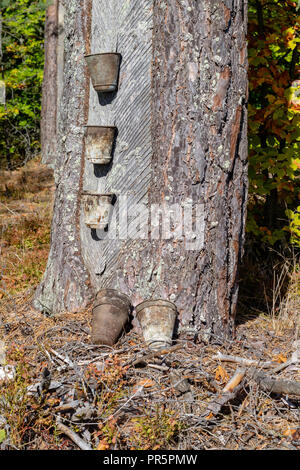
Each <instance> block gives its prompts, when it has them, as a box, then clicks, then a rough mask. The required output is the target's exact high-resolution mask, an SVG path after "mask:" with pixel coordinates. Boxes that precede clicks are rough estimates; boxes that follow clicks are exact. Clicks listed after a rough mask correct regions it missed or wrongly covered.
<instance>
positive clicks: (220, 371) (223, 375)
mask: <svg viewBox="0 0 300 470" xmlns="http://www.w3.org/2000/svg"><path fill="white" fill-rule="evenodd" d="M215 378H216V380H218V381H219V382H223V383H224V382H226V381H227V380H228V379H229V375H228V374H227V372H226V370H225V369H224V367H222V366H218V367H217V368H216V375H215Z"/></svg>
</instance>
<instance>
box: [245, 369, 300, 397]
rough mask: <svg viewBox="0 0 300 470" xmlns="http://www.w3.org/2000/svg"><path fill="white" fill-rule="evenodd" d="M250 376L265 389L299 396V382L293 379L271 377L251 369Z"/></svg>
mask: <svg viewBox="0 0 300 470" xmlns="http://www.w3.org/2000/svg"><path fill="white" fill-rule="evenodd" d="M249 372H251V373H252V378H253V380H255V382H256V383H257V384H258V385H259V386H260V387H261V388H262V389H263V390H265V391H267V392H270V393H278V394H280V395H296V396H298V397H299V396H300V382H296V381H295V380H280V379H273V378H272V377H269V376H268V375H266V374H264V373H262V372H258V371H256V370H253V369H251V371H249Z"/></svg>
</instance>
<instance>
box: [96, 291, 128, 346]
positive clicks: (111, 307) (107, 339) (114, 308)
mask: <svg viewBox="0 0 300 470" xmlns="http://www.w3.org/2000/svg"><path fill="white" fill-rule="evenodd" d="M130 312H131V301H130V299H129V298H128V297H127V295H125V294H122V293H121V292H119V291H117V290H115V289H102V290H101V291H99V292H98V294H97V297H96V299H95V301H94V305H93V313H92V315H93V317H92V335H91V340H92V343H93V344H106V345H108V346H112V345H113V344H115V343H116V342H117V340H118V338H119V336H120V334H121V333H122V331H123V330H124V328H125V326H126V323H127V322H128V319H129V315H130Z"/></svg>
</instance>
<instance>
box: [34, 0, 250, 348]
mask: <svg viewBox="0 0 300 470" xmlns="http://www.w3.org/2000/svg"><path fill="white" fill-rule="evenodd" d="M75 4H76V5H77V8H74V5H75ZM65 9H66V14H65V17H66V23H65V34H66V38H67V41H66V46H65V70H64V93H63V101H62V106H61V108H60V109H61V112H60V117H59V122H60V129H59V138H58V140H59V141H60V139H61V140H62V141H63V143H61V144H60V149H59V150H58V162H59V163H58V165H56V166H57V171H56V174H57V184H58V189H57V195H56V204H55V213H54V221H53V229H52V230H53V232H52V248H51V252H50V257H49V265H48V268H47V272H46V275H45V279H44V281H43V283H42V285H41V287H40V289H39V290H38V292H37V296H36V305H44V306H46V309H47V310H49V311H60V310H64V309H70V308H72V310H75V309H76V308H80V307H81V306H83V305H84V303H85V302H86V301H88V300H89V299H90V298H91V294H92V292H93V291H96V290H97V289H99V288H101V287H104V286H105V287H107V286H109V287H113V288H118V289H120V290H122V291H123V292H125V293H127V294H129V295H130V296H131V298H132V300H133V303H134V304H135V305H136V304H137V303H138V302H140V301H142V300H146V299H149V298H151V297H152V298H153V297H154V298H166V299H170V300H172V301H173V302H175V303H176V305H177V307H178V310H179V314H180V315H179V318H180V328H179V330H180V331H181V332H182V333H184V332H191V333H192V334H193V335H195V334H200V335H201V336H202V337H203V338H205V339H211V338H212V337H215V336H218V337H224V336H231V335H232V332H233V329H234V317H235V309H236V301H237V292H238V284H237V280H238V264H239V261H240V258H241V252H242V246H243V236H244V223H245V212H246V200H247V140H246V127H247V124H246V101H247V49H246V47H247V46H246V25H247V2H246V1H243V0H234V1H232V0H223V1H221V0H215V1H213V2H212V1H211V0H203V1H201V2H199V1H198V2H195V1H194V0H185V1H183V0H178V1H176V2H171V1H159V0H155V1H154V2H153V1H152V0H140V1H137V0H130V1H129V2H128V1H125V0H124V1H123V0H112V1H111V2H109V3H108V2H106V1H105V0H94V2H93V7H92V24H91V35H90V39H91V52H109V51H114V50H116V48H117V49H118V52H120V53H121V54H122V65H121V72H120V84H119V90H118V92H117V94H116V95H114V96H112V97H110V98H106V99H105V98H103V96H102V97H99V96H97V93H96V92H95V91H94V90H93V89H92V87H91V88H90V93H89V94H88V91H87V90H86V92H85V95H84V90H85V85H86V83H89V79H88V77H87V75H86V70H85V67H84V63H83V52H84V49H85V51H86V52H89V48H88V45H87V41H88V34H87V32H88V25H87V21H88V13H87V2H86V1H83V0H82V1H79V0H77V1H75V0H73V1H72V2H68V4H67V3H66V4H65ZM83 25H84V26H83ZM84 43H85V45H86V47H84ZM71 59H72V60H71ZM88 95H89V113H88V116H87V108H85V105H84V101H85V100H84V96H85V97H86V100H87V99H88ZM87 117H88V122H89V124H96V125H112V124H115V125H116V126H117V127H118V138H117V142H116V148H115V152H114V158H113V163H112V164H111V165H110V167H109V168H105V169H101V170H99V169H97V168H93V165H91V164H90V163H88V162H87V163H86V162H85V160H84V144H83V132H82V127H81V126H82V124H83V123H84V122H83V121H84V119H85V118H86V119H87ZM82 187H83V188H84V189H94V190H95V189H98V190H99V191H101V192H114V193H115V194H116V195H117V202H116V205H115V211H116V213H119V219H120V218H121V219H122V215H120V214H123V212H122V207H121V197H120V196H124V195H125V194H126V196H127V199H128V206H129V208H130V207H132V206H133V205H134V204H136V203H142V204H144V205H145V206H146V207H150V206H151V205H152V204H160V205H163V204H166V203H168V204H174V203H176V204H179V205H180V206H181V205H184V204H185V203H186V202H187V201H188V202H189V203H193V204H194V205H195V204H197V203H199V202H201V203H202V204H203V208H204V220H203V226H202V230H203V232H204V244H203V246H202V245H201V246H200V245H199V246H198V249H197V250H190V249H187V248H188V245H187V240H186V239H185V238H183V239H182V240H172V239H170V240H163V239H159V240H155V239H151V237H150V239H149V240H141V239H134V238H132V237H131V233H130V229H129V236H126V233H125V229H124V226H123V225H122V224H121V223H120V225H121V229H120V234H119V235H121V237H120V236H119V238H118V239H116V240H110V239H108V238H105V237H104V238H103V237H102V238H101V237H100V238H99V237H98V235H97V234H95V233H93V232H91V231H90V230H89V229H88V228H87V227H86V226H85V224H84V221H83V219H82V217H81V218H80V221H79V203H80V190H81V188H82ZM74 214H75V215H76V217H75V218H74ZM119 222H120V220H119ZM125 225H126V224H125ZM74 247H75V251H74ZM88 279H90V283H91V284H90V285H89V284H88Z"/></svg>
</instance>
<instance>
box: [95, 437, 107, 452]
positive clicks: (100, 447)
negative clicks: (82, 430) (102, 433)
mask: <svg viewBox="0 0 300 470" xmlns="http://www.w3.org/2000/svg"><path fill="white" fill-rule="evenodd" d="M108 449H109V444H108V443H107V441H106V439H103V440H102V441H100V442H99V444H98V446H97V449H96V450H108Z"/></svg>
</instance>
